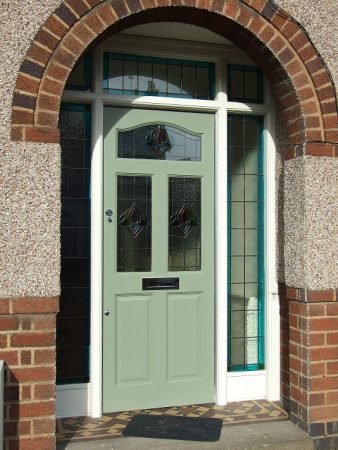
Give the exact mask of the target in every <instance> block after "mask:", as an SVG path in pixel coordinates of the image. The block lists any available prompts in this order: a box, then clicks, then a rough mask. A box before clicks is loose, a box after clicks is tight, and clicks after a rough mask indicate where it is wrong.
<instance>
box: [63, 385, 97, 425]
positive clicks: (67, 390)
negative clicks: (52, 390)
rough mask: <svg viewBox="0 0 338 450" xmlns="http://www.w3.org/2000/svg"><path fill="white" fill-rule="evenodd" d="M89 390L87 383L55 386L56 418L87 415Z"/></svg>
mask: <svg viewBox="0 0 338 450" xmlns="http://www.w3.org/2000/svg"><path fill="white" fill-rule="evenodd" d="M90 390H91V389H90V384H89V383H79V384H65V385H60V386H56V418H57V419H59V418H61V417H75V416H88V415H89V414H90V408H89V399H90Z"/></svg>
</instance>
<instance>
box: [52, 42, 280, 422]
mask: <svg viewBox="0 0 338 450" xmlns="http://www.w3.org/2000/svg"><path fill="white" fill-rule="evenodd" d="M140 42H141V39H140V38H135V37H130V36H120V35H116V36H114V37H112V38H110V39H109V40H107V41H106V42H104V43H102V44H101V45H100V46H98V47H97V48H96V49H95V50H94V52H93V67H95V68H96V70H95V75H94V81H93V92H80V91H72V92H71V91H65V92H64V95H63V101H67V102H76V103H90V104H91V105H92V149H93V152H92V172H91V179H92V184H91V199H92V202H91V205H92V206H91V280H92V282H91V333H90V339H91V344H90V345H91V349H90V384H87V385H86V384H85V385H72V386H71V385H69V386H58V387H57V416H58V417H67V416H68V417H69V416H72V415H90V416H91V417H94V418H98V417H100V416H101V415H102V315H103V311H102V237H103V232H102V218H103V208H102V204H103V202H102V199H103V192H102V179H103V135H102V124H103V108H104V106H107V105H110V106H125V107H129V108H130V107H142V108H148V109H149V108H154V109H172V110H176V111H180V110H181V111H195V112H198V111H204V112H207V111H209V112H211V113H215V145H216V148H215V164H216V167H215V196H216V202H215V204H216V208H215V209H216V217H215V224H216V225H215V227H216V230H215V242H216V243H217V245H216V255H215V258H216V261H215V262H216V265H215V267H216V273H215V289H216V299H215V301H216V305H215V327H216V336H215V337H216V343H215V352H216V353H215V360H216V366H215V384H216V386H215V388H216V394H215V402H216V403H217V404H218V405H225V404H226V403H227V402H229V401H236V400H238V401H239V400H241V399H242V400H250V399H259V398H266V399H267V400H269V401H274V400H279V396H280V389H279V379H280V370H279V351H277V350H279V345H280V340H279V302H278V295H277V282H276V261H275V248H276V236H275V232H276V230H275V146H274V120H273V112H274V108H273V101H272V98H271V93H270V91H269V87H268V83H267V82H265V86H266V88H265V99H266V101H265V104H264V105H258V104H246V103H239V102H228V100H227V94H226V70H225V68H226V65H227V63H228V62H230V63H239V64H250V65H253V63H252V62H251V61H250V60H249V59H248V58H247V57H246V56H245V55H244V54H243V53H242V52H240V51H239V50H238V49H237V48H236V47H234V46H230V45H225V46H219V45H212V46H210V45H208V44H201V43H198V44H194V43H182V41H180V42H179V45H178V44H177V42H175V41H168V40H161V39H156V40H154V39H151V38H142V43H141V44H140ZM145 48H146V49H147V51H145V50H144V49H145ZM178 49H179V51H178ZM108 50H110V51H119V52H124V53H128V52H130V53H132V54H142V53H143V54H150V55H152V56H167V57H168V56H169V55H170V56H171V57H179V58H184V59H188V58H187V55H189V58H191V59H194V60H198V59H200V60H207V61H212V62H215V63H216V80H217V81H216V92H217V96H216V99H215V100H214V101H208V100H187V99H180V98H157V97H130V96H124V95H122V96H119V95H109V94H105V93H103V90H102V80H103V57H102V56H103V52H104V51H108ZM221 67H223V71H221ZM229 112H235V113H242V114H255V115H264V117H265V131H264V144H265V145H264V151H265V163H264V164H265V175H266V178H265V181H266V182H265V205H266V206H265V225H266V228H265V241H266V242H265V244H266V245H265V248H266V252H265V273H266V278H265V280H266V281H265V285H266V296H265V297H266V305H265V350H266V351H265V355H266V358H265V367H266V368H265V370H262V371H255V372H240V373H227V345H226V343H227V231H226V230H227V210H226V208H217V204H218V205H225V204H226V202H227V152H226V148H227V114H228V113H229ZM72 388H73V390H74V393H73V394H72V393H71V389H72ZM233 393H237V394H236V395H235V396H234V395H233ZM238 393H241V394H242V397H243V398H241V396H240V395H238ZM68 398H69V399H72V400H71V403H72V405H70V402H69V401H68V400H67V399H68ZM77 403H78V407H77V406H76V404H77ZM68 404H69V407H67V405H68ZM58 405H59V407H58ZM71 406H73V407H71ZM86 406H87V408H86ZM85 409H87V410H85ZM76 411H78V412H76Z"/></svg>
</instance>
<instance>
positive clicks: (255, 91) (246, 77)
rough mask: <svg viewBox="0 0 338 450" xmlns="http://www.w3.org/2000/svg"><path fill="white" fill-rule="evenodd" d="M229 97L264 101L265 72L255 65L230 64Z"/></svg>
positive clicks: (256, 101)
mask: <svg viewBox="0 0 338 450" xmlns="http://www.w3.org/2000/svg"><path fill="white" fill-rule="evenodd" d="M228 98H229V100H231V101H238V102H248V103H263V101H264V84H263V72H261V71H260V70H259V69H258V67H255V66H243V65H237V64H229V65H228Z"/></svg>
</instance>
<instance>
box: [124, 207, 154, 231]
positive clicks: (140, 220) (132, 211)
mask: <svg viewBox="0 0 338 450" xmlns="http://www.w3.org/2000/svg"><path fill="white" fill-rule="evenodd" d="M119 225H122V226H123V227H126V228H127V229H128V230H129V232H130V234H131V235H132V236H133V238H134V239H136V238H137V236H138V235H139V234H140V233H141V231H142V230H143V228H145V227H146V226H147V225H149V220H148V217H147V215H146V214H144V212H143V211H142V210H141V209H140V208H138V207H137V206H136V204H135V203H133V204H132V205H131V206H130V207H129V208H127V209H126V210H125V211H124V212H123V213H122V214H121V215H120V219H119Z"/></svg>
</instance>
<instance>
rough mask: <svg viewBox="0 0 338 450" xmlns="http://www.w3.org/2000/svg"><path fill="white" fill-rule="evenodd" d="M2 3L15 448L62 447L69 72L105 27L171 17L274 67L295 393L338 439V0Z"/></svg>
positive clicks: (310, 417) (288, 387)
mask: <svg viewBox="0 0 338 450" xmlns="http://www.w3.org/2000/svg"><path fill="white" fill-rule="evenodd" d="M0 7H1V15H0V29H1V35H2V36H1V41H0V49H1V55H2V57H1V68H0V86H1V87H0V89H1V91H0V94H1V95H0V96H1V111H0V114H1V119H0V143H1V144H0V151H1V160H2V161H1V166H0V171H1V184H2V187H1V196H0V210H1V239H0V245H1V250H0V261H1V267H0V271H1V274H0V299H1V300H0V315H1V316H0V359H4V360H5V361H6V387H5V399H6V401H5V435H6V438H5V448H6V450H15V449H22V450H28V449H34V450H50V449H53V448H54V447H55V432H54V429H55V426H54V422H55V416H54V414H55V315H56V313H57V310H58V295H59V268H60V249H59V247H60V147H59V144H58V142H59V132H58V129H57V120H58V111H59V104H60V97H61V95H62V92H63V89H64V85H65V81H66V80H67V77H68V75H69V73H70V71H71V69H72V67H73V66H74V64H75V62H76V61H77V59H78V58H79V57H80V55H81V54H82V52H83V51H84V50H85V48H86V47H87V46H88V45H90V44H91V43H92V42H93V41H94V40H95V39H96V38H97V37H99V36H100V37H104V36H105V35H107V33H113V32H117V31H120V30H122V29H123V28H126V27H128V26H132V25H136V24H141V23H148V22H151V21H161V20H165V21H179V22H186V23H191V24H195V25H199V26H203V27H206V28H209V29H210V30H211V31H214V32H216V33H219V34H221V35H223V36H224V37H226V38H228V39H230V40H232V41H233V42H234V43H235V44H236V45H238V46H239V47H240V48H241V49H243V50H244V51H245V52H246V53H248V55H249V56H250V57H251V58H252V59H253V60H254V61H255V63H256V64H258V65H259V66H260V67H261V68H262V69H263V70H264V72H265V74H266V75H267V77H268V79H269V81H270V83H271V86H272V88H273V91H274V94H275V97H276V98H277V100H278V102H279V105H280V106H279V108H278V111H279V112H281V113H282V119H281V120H280V126H279V127H277V128H278V130H277V131H278V132H277V135H278V136H279V139H278V141H279V144H278V142H277V147H278V153H279V155H280V158H279V160H278V161H279V162H278V168H277V169H278V170H277V172H276V173H277V174H278V175H277V176H278V180H277V186H278V192H277V198H278V221H277V222H278V236H277V240H278V260H279V282H280V309H281V323H282V327H281V329H282V332H281V347H282V355H281V359H282V386H281V396H282V399H283V402H284V404H285V405H286V406H287V408H289V411H290V417H291V420H292V421H293V422H295V423H298V424H299V425H300V426H301V427H302V428H304V429H305V430H306V431H307V432H308V433H309V434H310V435H311V436H313V437H315V438H316V441H315V442H316V444H317V446H318V447H319V446H320V448H334V447H338V299H337V291H336V290H335V288H336V287H337V272H338V271H337V259H338V258H337V242H336V241H335V233H336V231H337V229H336V227H337V225H336V224H337V220H336V218H337V216H336V211H337V210H336V209H335V208H336V206H337V205H336V200H337V198H338V195H337V194H338V192H337V188H338V180H337V173H338V171H337V159H336V158H335V156H337V149H336V145H335V144H336V142H337V108H336V93H335V87H334V81H333V80H336V81H337V80H338V67H337V65H336V54H335V51H334V36H335V34H337V31H338V30H337V25H336V19H335V18H336V17H337V13H338V11H337V3H336V2H335V1H334V0H322V1H321V2H317V1H316V0H301V1H300V0H297V1H296V0H293V1H291V0H278V1H277V2H271V1H266V0H226V1H224V0H104V1H102V0H66V1H59V0H45V1H44V2H40V1H38V0H27V1H25V2H22V1H21V0H1V3H0ZM282 8H283V9H282ZM107 30H108V31H107ZM283 123H284V124H285V127H284V126H283Z"/></svg>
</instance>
